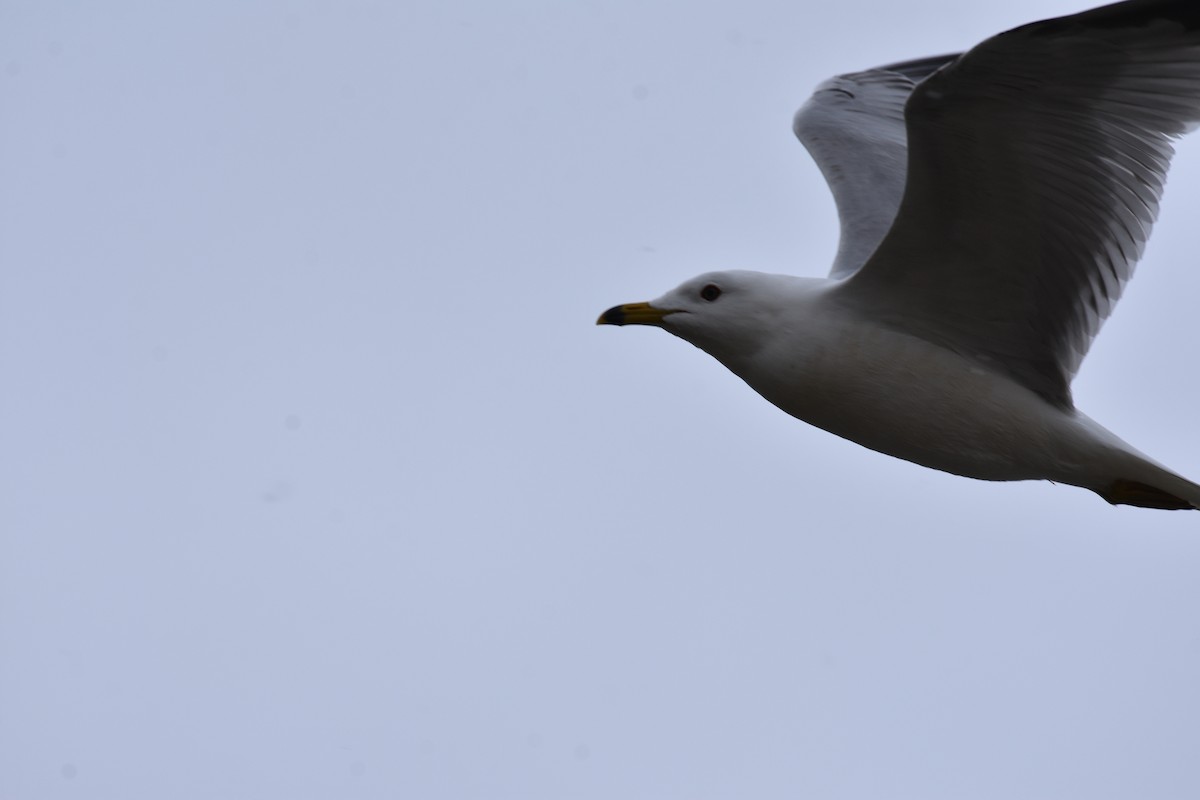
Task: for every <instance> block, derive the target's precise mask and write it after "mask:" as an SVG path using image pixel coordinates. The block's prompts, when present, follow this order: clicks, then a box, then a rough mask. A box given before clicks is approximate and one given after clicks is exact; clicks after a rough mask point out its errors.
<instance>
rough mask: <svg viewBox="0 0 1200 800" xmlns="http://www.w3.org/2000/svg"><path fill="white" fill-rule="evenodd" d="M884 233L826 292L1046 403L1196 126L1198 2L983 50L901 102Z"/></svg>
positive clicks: (1064, 27) (1115, 13)
mask: <svg viewBox="0 0 1200 800" xmlns="http://www.w3.org/2000/svg"><path fill="white" fill-rule="evenodd" d="M905 116H906V119H907V127H908V150H909V159H908V178H907V182H906V186H905V191H904V198H903V201H902V203H901V205H900V210H899V212H898V214H897V216H896V220H895V223H894V224H893V225H892V228H891V230H890V231H889V232H888V234H887V236H886V238H885V239H884V241H883V242H882V243H881V244H880V246H879V247H878V249H877V250H876V251H875V253H874V254H873V255H872V256H871V258H870V259H869V260H868V262H867V263H866V264H865V265H864V266H863V267H862V269H861V270H859V271H858V272H857V273H856V274H854V275H853V276H852V277H851V278H850V279H849V280H848V281H846V282H844V283H843V284H842V285H841V286H839V287H838V289H837V291H838V292H839V293H840V295H841V297H842V299H843V300H844V301H845V302H847V303H851V304H854V305H856V306H857V307H858V308H859V309H860V310H861V311H862V312H863V313H865V314H869V315H870V316H871V317H873V318H875V319H878V320H881V321H883V322H884V323H885V324H889V325H892V326H894V327H896V328H898V329H900V330H904V331H907V332H910V333H913V334H915V335H917V336H921V337H923V338H925V339H928V340H930V341H933V342H936V343H938V344H940V345H942V346H945V347H948V348H950V349H952V350H955V351H956V352H959V353H961V354H963V355H967V356H969V357H972V358H975V359H977V360H979V361H980V362H983V363H985V364H987V365H988V366H989V367H991V368H993V369H998V370H1000V371H1002V372H1004V373H1006V374H1008V375H1010V376H1011V377H1013V378H1014V379H1016V380H1018V381H1019V382H1021V383H1023V384H1024V385H1026V386H1028V387H1029V388H1030V389H1032V390H1034V391H1036V392H1037V393H1039V394H1040V395H1042V396H1043V397H1045V398H1047V399H1048V400H1050V401H1051V402H1054V403H1057V404H1059V405H1061V406H1064V407H1069V406H1070V405H1071V395H1070V382H1071V378H1072V377H1073V376H1074V374H1075V372H1076V370H1077V369H1078V367H1079V364H1080V362H1081V361H1082V359H1083V357H1084V355H1085V354H1086V352H1087V349H1088V346H1089V345H1090V344H1091V341H1092V339H1093V337H1094V336H1095V335H1096V333H1097V332H1098V331H1099V329H1100V326H1101V324H1102V323H1103V322H1104V319H1105V318H1106V317H1107V316H1108V313H1109V312H1110V311H1111V310H1112V307H1113V305H1114V304H1115V303H1116V301H1117V299H1118V297H1119V296H1120V294H1121V290H1122V287H1123V285H1124V284H1125V282H1126V281H1127V280H1128V279H1129V277H1130V275H1131V274H1132V272H1133V268H1134V265H1135V264H1136V262H1137V260H1138V258H1139V257H1140V256H1141V253H1142V248H1143V245H1144V244H1145V242H1146V239H1147V238H1148V237H1149V235H1150V229H1151V226H1152V224H1153V222H1154V219H1155V216H1156V214H1157V211H1158V203H1159V198H1160V196H1161V194H1162V188H1163V183H1164V180H1165V178H1166V174H1167V167H1168V165H1169V163H1170V159H1171V156H1172V154H1173V152H1174V151H1173V149H1172V146H1171V140H1172V138H1174V137H1177V136H1179V135H1181V134H1183V133H1185V132H1186V131H1187V130H1189V129H1190V128H1192V127H1194V125H1195V123H1196V122H1197V121H1200V2H1196V0H1130V2H1124V3H1116V4H1114V5H1110V6H1105V7H1103V8H1098V9H1095V10H1093V11H1088V12H1084V13H1082V14H1076V15H1074V16H1069V17H1062V18H1059V19H1052V20H1047V21H1044V22H1037V23H1033V24H1031V25H1026V26H1023V27H1020V28H1017V29H1015V30H1012V31H1009V32H1007V33H1002V34H1000V35H999V36H995V37H993V38H991V39H988V40H987V41H985V42H983V43H982V44H980V45H979V46H978V47H976V48H975V49H973V50H971V51H970V52H968V53H966V54H965V55H964V56H962V57H961V58H960V59H959V60H958V61H956V62H955V63H953V64H951V65H949V66H947V67H946V68H945V69H942V70H941V71H939V72H938V73H936V74H935V75H932V76H931V77H930V78H929V79H927V80H926V81H924V82H923V83H921V84H920V85H919V86H917V88H916V89H915V91H913V93H912V96H911V97H910V99H909V101H908V105H907V108H906V112H905Z"/></svg>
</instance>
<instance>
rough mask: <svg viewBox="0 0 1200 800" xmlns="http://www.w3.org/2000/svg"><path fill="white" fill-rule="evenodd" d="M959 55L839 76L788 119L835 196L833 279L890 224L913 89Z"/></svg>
mask: <svg viewBox="0 0 1200 800" xmlns="http://www.w3.org/2000/svg"><path fill="white" fill-rule="evenodd" d="M955 58H957V55H951V56H937V57H934V58H923V59H920V60H917V61H905V62H903V63H900V64H890V65H888V66H886V67H876V68H875V69H869V70H865V71H863V72H855V73H851V74H848V75H838V76H837V77H834V78H830V79H829V80H827V81H825V82H824V83H822V84H821V85H820V86H818V87H817V89H816V91H815V92H814V93H813V96H812V97H811V98H809V100H808V102H806V103H805V104H804V105H803V106H801V107H800V110H799V111H797V112H796V116H795V118H794V119H793V120H792V130H793V131H794V132H795V133H796V138H798V139H799V140H800V142H801V143H802V144H803V145H804V146H805V147H806V148H807V149H808V152H809V154H810V155H812V157H813V160H814V161H816V162H817V166H818V167H820V168H821V173H822V174H823V175H824V176H825V180H826V181H827V182H828V183H829V188H830V189H831V190H832V191H833V198H834V200H835V201H836V202H837V207H838V218H839V219H840V221H841V229H842V231H841V240H840V243H839V244H838V252H837V257H836V258H835V259H834V262H833V269H832V271H831V273H830V275H831V277H834V278H843V277H846V276H847V275H850V274H852V273H853V272H854V271H855V270H857V269H858V268H859V267H861V266H862V265H863V262H865V261H866V260H867V258H868V257H869V256H870V255H871V253H872V252H874V250H875V248H876V247H877V246H878V245H879V242H880V241H882V240H883V237H884V234H886V233H887V231H888V228H890V227H891V226H892V221H893V220H894V219H895V218H896V209H898V208H899V207H900V197H901V195H902V194H903V193H904V170H905V161H906V158H907V154H906V148H905V133H904V103H905V101H906V100H908V96H909V94H910V93H911V92H912V90H913V87H914V86H915V85H916V84H917V83H918V82H920V81H921V80H923V79H924V78H926V77H927V76H929V75H930V74H932V73H933V72H934V71H935V70H936V69H938V68H939V67H941V66H942V65H943V64H946V63H948V62H950V61H953V60H954V59H955Z"/></svg>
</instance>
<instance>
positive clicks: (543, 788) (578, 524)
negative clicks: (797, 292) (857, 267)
mask: <svg viewBox="0 0 1200 800" xmlns="http://www.w3.org/2000/svg"><path fill="white" fill-rule="evenodd" d="M985 5H986V7H982V6H978V5H972V4H967V3H962V2H960V0H937V1H935V0H911V1H910V2H907V3H889V2H880V1H879V0H842V2H838V3H819V4H818V3H802V2H795V0H788V1H787V2H784V0H746V2H738V3H714V2H686V3H685V2H668V1H667V0H661V1H659V2H648V3H595V2H592V3H583V2H579V3H566V2H558V3H550V2H533V1H532V0H522V1H520V2H507V3H492V2H486V3H485V2H483V1H482V0H478V1H477V2H463V3H433V2H404V3H369V4H368V3H362V2H338V3H332V2H330V3H283V2H260V3H244V2H214V3H192V4H162V3H149V2H147V3H107V4H88V3H65V2H52V1H50V2H48V1H47V0H29V1H28V2H16V1H14V0H3V1H2V2H0V107H2V108H3V114H2V115H0V369H2V370H3V375H4V377H5V383H6V385H7V387H8V390H7V391H6V392H4V393H3V395H0V453H2V454H3V455H0V486H2V487H3V489H2V490H0V797H3V798H5V800H8V799H9V798H13V800H25V799H27V798H36V799H37V800H41V799H42V798H77V797H87V798H122V799H123V800H133V799H136V798H148V799H149V798H155V799H156V800H157V799H158V798H167V797H169V798H222V799H223V800H224V799H225V798H266V797H279V798H284V797H286V798H402V797H404V798H428V799H429V800H434V799H436V798H454V799H456V800H457V799H459V798H556V799H557V798H748V797H755V798H757V797H763V798H774V797H780V798H782V797H820V798H881V797H886V798H893V799H894V798H920V800H937V799H938V798H955V799H956V800H959V799H961V798H983V799H987V798H1013V797H1020V798H1026V799H1034V800H1036V799H1037V798H1063V797H1086V798H1089V799H1090V800H1100V799H1102V798H1114V799H1116V798H1156V800H1172V799H1173V798H1195V797H1196V796H1198V795H1200V759H1198V758H1197V753H1200V681H1198V680H1197V676H1198V675H1200V613H1198V607H1200V578H1198V576H1200V519H1198V517H1200V515H1188V514H1185V513H1174V514H1172V513H1166V512H1153V511H1143V510H1136V509H1129V508H1115V509H1114V508H1110V507H1108V506H1107V505H1106V504H1105V503H1104V502H1103V501H1101V500H1100V499H1099V498H1097V497H1095V496H1094V495H1092V494H1090V493H1088V492H1085V491H1083V490H1079V489H1074V488H1070V487H1055V486H1051V485H1049V484H1044V483H1042V484H1039V483H1022V484H987V483H981V482H975V481H969V480H966V479H962V478H956V477H951V476H947V475H942V474H940V473H935V472H931V471H928V470H924V469H921V468H919V467H916V466H913V465H911V464H907V463H904V462H900V461H896V460H893V459H890V458H888V457H886V456H882V455H878V454H875V453H872V452H870V451H867V450H864V449H862V448H860V447H857V446H855V445H852V444H850V443H847V442H844V441H841V440H839V439H836V438H834V437H832V436H829V435H828V434H825V433H823V432H821V431H818V430H815V429H813V428H810V427H808V426H806V425H804V424H802V423H800V422H797V421H795V420H792V419H790V418H788V417H787V416H785V415H784V414H783V413H782V412H780V411H778V410H776V409H775V408H773V407H771V406H770V405H768V404H767V403H765V402H764V401H762V400H761V399H759V398H758V397H757V396H756V395H755V394H754V393H753V392H752V391H750V390H749V389H747V388H746V387H745V386H744V385H742V384H741V383H740V381H739V380H738V379H737V378H735V377H734V376H733V375H731V374H729V373H728V372H726V371H725V370H724V369H723V368H722V367H720V366H719V365H718V364H717V363H716V362H715V361H713V360H712V359H710V358H709V357H708V356H706V355H704V354H703V353H701V352H699V351H698V350H695V349H693V348H691V347H690V346H688V345H686V344H684V343H682V342H681V341H679V340H676V339H673V338H672V337H670V336H668V335H665V334H663V333H662V332H660V331H654V330H647V329H607V328H596V327H595V326H594V325H593V322H594V320H595V318H596V316H597V314H598V313H599V312H600V311H602V310H603V309H605V308H607V307H608V306H610V305H613V304H615V303H618V302H624V301H634V300H645V299H649V298H651V297H654V296H657V295H658V294H661V293H662V292H663V291H664V290H666V289H668V288H670V287H671V286H674V285H675V284H676V283H678V282H679V281H680V280H682V279H684V278H687V277H690V276H691V275H693V274H696V273H699V272H702V271H706V270H709V269H717V268H753V269H762V270H765V271H777V272H797V273H802V274H810V275H821V274H824V272H825V271H826V269H827V267H828V264H829V262H830V260H831V258H832V253H833V250H834V246H835V238H834V236H835V232H836V223H835V216H834V211H833V204H832V201H831V200H830V198H829V195H828V191H827V189H826V188H825V185H824V183H823V181H822V180H821V178H820V176H819V174H818V172H817V170H816V168H815V166H814V165H813V164H812V163H811V162H810V161H809V159H808V157H807V155H806V153H805V152H804V151H803V149H802V148H801V147H800V145H799V144H797V143H796V142H795V141H794V140H793V139H792V136H791V133H790V125H789V122H790V119H791V114H792V112H793V110H794V109H795V108H796V107H797V106H798V105H799V104H800V103H801V102H802V101H803V100H804V99H805V98H806V97H807V94H808V92H809V91H810V89H811V88H812V87H813V86H814V85H815V84H816V83H818V82H819V81H821V80H823V79H824V78H826V77H827V76H829V75H831V74H833V73H835V72H839V71H848V70H853V69H858V68H862V67H867V66H872V65H876V64H879V63H886V62H888V61H893V60H898V59H903V58H908V57H916V56H923V55H930V54H938V53H944V52H951V51H956V50H960V49H964V48H966V47H969V46H971V45H972V44H974V43H976V42H977V41H979V40H981V39H983V38H984V37H986V36H988V35H991V34H993V33H996V32H999V31H1001V30H1003V29H1005V28H1008V27H1013V26H1015V25H1018V24H1022V23H1025V22H1028V21H1031V20H1034V19H1037V18H1040V17H1045V16H1049V15H1054V14H1059V13H1066V12H1070V11H1075V10H1080V9H1081V8H1083V7H1084V5H1083V4H1082V3H1080V2H1078V0H1076V1H1074V2H1068V1H1066V0H1010V1H1009V2H1006V3H1003V4H985ZM1197 207H1200V141H1191V142H1187V143H1185V145H1184V146H1183V147H1182V148H1181V151H1180V155H1179V157H1178V158H1177V160H1176V167H1175V169H1174V171H1173V173H1172V179H1171V182H1170V185H1169V187H1168V191H1167V195H1166V199H1165V203H1164V211H1163V214H1162V217H1161V222H1160V224H1159V226H1158V228H1157V230H1156V234H1155V237H1154V239H1153V240H1152V241H1151V245H1150V248H1149V251H1148V254H1147V257H1146V259H1145V260H1144V262H1143V264H1142V267H1141V269H1140V272H1139V275H1138V278H1137V279H1136V280H1134V281H1133V283H1132V284H1131V285H1130V288H1129V290H1128V292H1127V294H1126V298H1125V300H1124V301H1122V303H1121V305H1120V306H1119V307H1118V308H1117V311H1116V314H1115V316H1114V317H1113V319H1112V320H1111V321H1110V322H1109V324H1108V325H1107V327H1106V329H1105V331H1104V332H1103V333H1102V334H1101V336H1100V338H1099V339H1098V341H1097V344H1096V346H1095V347H1094V348H1093V350H1092V353H1091V355H1090V357H1089V359H1088V361H1087V362H1086V363H1085V365H1084V368H1083V370H1082V372H1081V374H1080V376H1079V378H1078V380H1077V381H1076V383H1075V392H1076V399H1077V401H1078V403H1079V405H1080V406H1081V407H1082V408H1083V409H1085V410H1086V411H1087V412H1088V413H1089V414H1091V415H1092V416H1094V417H1096V418H1097V419H1098V420H1100V421H1101V422H1102V423H1104V424H1105V425H1107V426H1108V427H1110V428H1111V429H1113V430H1114V431H1115V432H1117V433H1118V434H1119V435H1121V436H1123V437H1124V438H1126V439H1128V440H1129V441H1131V442H1132V443H1133V444H1135V445H1136V446H1138V447H1140V448H1142V449H1144V450H1145V451H1147V452H1148V453H1149V454H1151V455H1152V456H1154V457H1155V458H1156V459H1158V460H1161V461H1163V462H1164V463H1166V464H1168V465H1170V466H1172V467H1174V468H1176V469H1178V470H1180V471H1181V472H1183V473H1184V474H1186V475H1189V476H1190V477H1192V478H1193V479H1197V478H1200V426H1197V424H1196V422H1195V409H1196V408H1197V406H1198V404H1200V381H1198V379H1197V370H1196V368H1195V363H1196V359H1197V355H1196V353H1197V342H1200V318H1198V315H1197V314H1196V308H1197V306H1196V302H1195V299H1194V298H1195V297H1197V296H1200V268H1198V265H1197V263H1196V261H1197V259H1196V255H1195V254H1196V252H1197V250H1198V249H1200V239H1198V238H1197V237H1198V236H1200V231H1198V229H1197V227H1196V225H1195V223H1194V220H1193V219H1191V216H1192V215H1194V213H1195V212H1194V210H1195V209H1196V208H1197Z"/></svg>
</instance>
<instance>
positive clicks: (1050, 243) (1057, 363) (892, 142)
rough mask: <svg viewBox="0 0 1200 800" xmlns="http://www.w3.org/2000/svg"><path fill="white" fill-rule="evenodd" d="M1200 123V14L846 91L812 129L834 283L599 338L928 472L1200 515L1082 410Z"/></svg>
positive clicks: (759, 280)
mask: <svg viewBox="0 0 1200 800" xmlns="http://www.w3.org/2000/svg"><path fill="white" fill-rule="evenodd" d="M1198 123H1200V2H1196V0H1129V1H1128V2H1122V3H1115V4H1112V5H1108V6H1104V7H1101V8H1096V9H1093V10H1091V11H1086V12H1083V13H1080V14H1075V15H1073V16H1067V17H1061V18H1058V19H1051V20H1045V21H1042V22H1035V23H1032V24H1029V25H1025V26H1022V27H1020V28H1016V29H1014V30H1011V31H1008V32H1006V33H1002V34H1000V35H998V36H994V37H992V38H990V39H987V40H986V41H984V42H983V43H982V44H980V45H978V46H977V47H975V48H974V49H972V50H970V51H969V52H967V53H965V54H962V55H958V56H944V57H939V58H930V59H922V60H919V61H911V62H906V63H903V64H894V65H890V66H886V67H880V68H877V69H871V70H867V71H865V72H859V73H854V74H850V75H842V76H839V77H835V78H833V79H832V80H829V81H827V82H825V83H824V84H822V85H821V86H819V87H818V88H817V90H816V92H815V94H814V95H813V97H812V98H811V99H810V100H809V101H808V102H807V104H805V105H804V107H802V108H801V109H800V111H799V112H797V114H796V118H795V122H794V129H795V132H796V135H797V136H798V137H799V138H800V140H801V142H803V143H804V145H805V146H806V147H807V148H808V150H809V152H810V153H811V155H812V156H813V158H814V159H815V160H816V162H817V164H818V165H819V166H820V168H821V172H822V173H823V174H824V176H825V179H826V180H827V181H828V183H829V185H830V188H831V189H832V191H833V195H834V199H835V200H836V202H837V206H838V215H839V218H840V221H841V242H840V245H839V247H838V251H837V256H836V259H835V261H834V264H833V268H832V270H831V272H830V275H829V278H827V279H821V278H799V277H793V276H786V275H768V274H764V273H759V272H746V271H730V272H713V273H709V274H705V275H701V276H699V277H697V278H693V279H692V280H689V281H687V282H685V283H684V284H682V285H681V286H679V287H678V288H676V289H674V290H672V291H670V292H668V293H667V294H665V295H663V296H662V297H660V298H659V299H657V300H654V301H652V302H650V303H632V304H627V305H621V306H616V307H614V308H611V309H609V310H608V311H606V312H604V314H603V315H601V317H600V319H599V320H598V324H609V325H628V324H642V325H656V326H659V327H661V328H664V329H665V330H667V331H669V332H670V333H673V334H675V335H676V336H679V337H680V338H682V339H685V340H687V341H688V342H691V343H692V344H694V345H696V346H697V347H699V348H701V349H702V350H704V351H706V352H707V353H709V354H710V355H712V356H714V357H715V358H716V359H717V360H719V361H720V362H721V363H723V364H724V365H725V366H726V367H728V368H729V369H730V370H732V371H733V372H734V373H735V374H737V375H738V376H739V377H741V378H742V379H743V380H745V381H746V383H748V384H749V385H750V386H751V387H752V388H753V389H754V390H755V391H757V392H758V393H759V394H761V395H762V396H763V397H765V398H766V399H767V400H769V401H770V402H772V403H774V404H775V405H777V406H779V407H780V408H781V409H783V410H784V411H786V412H787V413H789V414H791V415H792V416H795V417H797V418H799V419H801V420H804V421H806V422H809V423H811V424H813V425H816V426H817V427H820V428H823V429H825V430H827V431H829V432H831V433H834V434H836V435H838V436H841V437H844V438H846V439H849V440H851V441H854V442H857V443H859V444H861V445H863V446H865V447H869V448H871V449H872V450H877V451H879V452H882V453H887V454H889V455H892V456H895V457H897V458H902V459H906V460H908V461H911V462H914V463H916V464H921V465H924V466H926V467H931V468H933V469H938V470H943V471H945V472H951V473H954V474H957V475H963V476H967V477H971V478H979V479H983V480H996V481H1014V480H1031V479H1043V480H1050V481H1054V482H1057V483H1066V484H1072V485H1075V486H1081V487H1083V488H1085V489H1090V490H1092V491H1093V492H1096V493H1097V494H1099V495H1100V496H1101V497H1103V498H1104V499H1105V500H1107V501H1108V502H1109V503H1112V504H1114V505H1115V504H1127V505H1133V506H1142V507H1146V508H1164V509H1200V485H1197V484H1195V483H1192V482H1191V481H1189V480H1187V479H1185V478H1183V477H1181V476H1180V475H1178V474H1176V473H1174V472H1172V471H1171V470H1169V469H1167V468H1165V467H1163V466H1162V465H1160V464H1158V463H1156V462H1154V461H1152V460H1151V459H1149V458H1148V457H1146V456H1145V455H1143V454H1142V453H1139V452H1138V451H1137V450H1135V449H1134V448H1132V447H1131V446H1129V445H1128V444H1126V443H1125V442H1124V441H1122V440H1121V439H1119V438H1118V437H1117V436H1115V435H1114V434H1112V433H1110V432H1109V431H1108V430H1106V429H1105V428H1103V427H1102V426H1100V425H1099V424H1097V423H1096V422H1094V421H1092V420H1091V419H1090V418H1088V417H1087V416H1086V415H1084V414H1083V413H1081V412H1080V411H1078V410H1077V409H1076V408H1075V406H1074V403H1073V401H1072V398H1071V390H1070V383H1071V379H1072V378H1073V377H1074V375H1075V372H1076V371H1077V370H1078V368H1079V364H1080V362H1081V361H1082V359H1083V357H1084V355H1085V354H1086V352H1087V348H1088V346H1089V345H1090V344H1091V341H1092V339H1093V338H1094V337H1095V335H1096V333H1097V332H1098V331H1099V329H1100V326H1101V324H1102V323H1103V322H1104V319H1105V318H1106V317H1107V316H1108V314H1109V312H1110V311H1111V310H1112V307H1113V305H1114V304H1115V303H1116V301H1117V299H1118V297H1119V296H1120V294H1121V290H1122V287H1123V285H1124V284H1125V282H1126V281H1127V280H1128V279H1129V278H1130V276H1131V274H1132V273H1133V268H1134V265H1135V264H1136V263H1137V260H1138V258H1139V257H1140V256H1141V253H1142V248H1143V246H1144V245H1145V243H1146V240H1147V238H1148V237H1149V235H1150V229H1151V226H1152V224H1153V222H1154V219H1155V217H1156V215H1157V211H1158V203H1159V198H1160V197H1161V195H1162V188H1163V183H1164V180H1165V178H1166V174H1167V168H1168V166H1169V163H1170V159H1171V156H1172V154H1173V152H1174V151H1173V148H1172V145H1171V142H1172V140H1173V139H1174V138H1176V137H1178V136H1180V135H1182V134H1184V133H1186V132H1187V131H1189V130H1191V129H1193V128H1194V127H1195V126H1196V125H1197V124H1198Z"/></svg>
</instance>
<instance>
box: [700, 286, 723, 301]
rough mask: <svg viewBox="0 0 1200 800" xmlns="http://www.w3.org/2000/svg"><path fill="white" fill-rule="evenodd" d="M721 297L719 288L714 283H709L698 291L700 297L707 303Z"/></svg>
mask: <svg viewBox="0 0 1200 800" xmlns="http://www.w3.org/2000/svg"><path fill="white" fill-rule="evenodd" d="M720 296H721V287H720V286H717V285H716V284H715V283H710V284H708V285H706V286H705V287H704V288H703V289H701V290H700V297H702V298H704V299H705V300H707V301H708V302H710V303H711V302H712V301H714V300H716V299H717V298H718V297H720Z"/></svg>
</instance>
